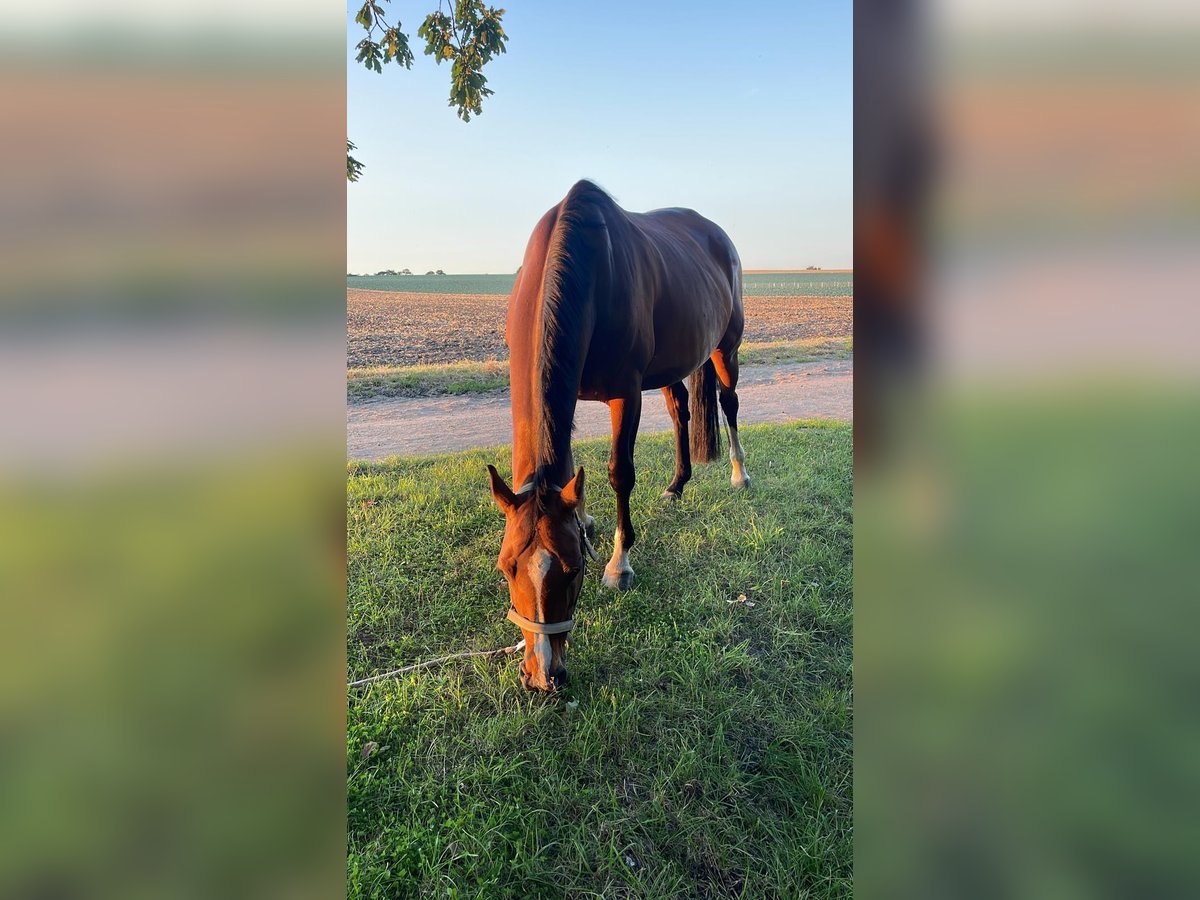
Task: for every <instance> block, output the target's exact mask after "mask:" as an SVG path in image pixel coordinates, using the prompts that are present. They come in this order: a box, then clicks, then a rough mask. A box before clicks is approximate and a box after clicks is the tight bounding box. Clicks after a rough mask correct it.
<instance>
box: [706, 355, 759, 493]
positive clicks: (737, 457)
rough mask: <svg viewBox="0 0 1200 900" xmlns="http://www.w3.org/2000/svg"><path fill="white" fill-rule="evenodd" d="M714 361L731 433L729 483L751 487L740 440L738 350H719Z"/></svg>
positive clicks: (726, 423)
mask: <svg viewBox="0 0 1200 900" xmlns="http://www.w3.org/2000/svg"><path fill="white" fill-rule="evenodd" d="M712 361H713V368H714V369H716V370H717V381H718V383H719V384H720V387H721V398H720V399H721V411H722V412H723V413H725V425H726V428H727V430H728V432H729V462H730V463H732V465H733V474H732V475H731V476H730V478H729V481H730V483H731V484H732V485H733V486H734V487H735V488H746V487H750V476H749V475H747V474H746V454H745V453H743V452H742V442H741V441H740V440H738V426H737V415H738V395H737V382H738V359H737V348H736V347H735V348H734V349H733V350H729V351H725V350H717V351H716V352H715V353H713V355H712Z"/></svg>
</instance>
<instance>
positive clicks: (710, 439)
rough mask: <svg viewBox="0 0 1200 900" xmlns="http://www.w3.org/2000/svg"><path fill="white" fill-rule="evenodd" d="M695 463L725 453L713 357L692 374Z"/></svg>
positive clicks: (711, 459)
mask: <svg viewBox="0 0 1200 900" xmlns="http://www.w3.org/2000/svg"><path fill="white" fill-rule="evenodd" d="M688 390H689V391H690V392H691V395H692V410H691V420H692V462H697V463H708V462H712V461H713V460H715V459H716V458H717V456H718V454H719V453H720V452H721V423H720V422H719V421H718V419H717V370H716V369H714V368H713V364H712V360H711V359H706V360H705V361H704V365H702V366H701V367H700V368H698V369H697V370H696V371H695V372H693V373H692V375H691V379H690V381H689V384H688Z"/></svg>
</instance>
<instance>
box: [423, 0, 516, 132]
mask: <svg viewBox="0 0 1200 900" xmlns="http://www.w3.org/2000/svg"><path fill="white" fill-rule="evenodd" d="M452 12H453V17H451V16H448V15H446V14H445V13H444V12H442V11H441V10H440V9H439V10H438V11H437V12H433V13H430V14H429V15H428V16H426V17H425V21H424V22H422V23H421V27H420V28H418V29H417V36H418V37H421V38H424V39H425V55H426V56H432V57H434V58H435V59H436V60H437V61H438V64H439V65H440V64H441V63H442V62H443V61H445V60H449V61H451V66H450V101H449V105H450V106H454V107H457V109H458V115H459V118H461V119H462V120H463V121H464V122H469V121H471V116H472V115H476V116H477V115H479V114H480V113H482V112H483V98H484V97H490V96H491V95H492V93H493V92H492V91H491V90H490V89H489V88H488V87H487V78H485V77H484V75H483V71H482V70H483V67H484V66H485V65H487V64H488V63H489V62H491V60H492V59H493V58H494V57H495V56H496V55H497V54H500V53H504V52H506V48H505V46H504V45H505V44H506V43H508V35H507V34H505V33H504V27H503V26H502V25H501V20H502V19H503V17H504V10H503V9H496V8H495V7H492V6H485V5H484V4H483V3H482V0H459V2H458V3H457V4H454V5H453V8H452Z"/></svg>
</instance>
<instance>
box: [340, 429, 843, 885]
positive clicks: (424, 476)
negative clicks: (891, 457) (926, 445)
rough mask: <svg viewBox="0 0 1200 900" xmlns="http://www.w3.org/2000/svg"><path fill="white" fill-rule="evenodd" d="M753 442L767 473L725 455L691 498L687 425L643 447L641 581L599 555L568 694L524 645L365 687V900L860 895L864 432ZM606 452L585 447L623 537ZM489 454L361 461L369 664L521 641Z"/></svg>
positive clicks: (353, 737)
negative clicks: (857, 635)
mask: <svg viewBox="0 0 1200 900" xmlns="http://www.w3.org/2000/svg"><path fill="white" fill-rule="evenodd" d="M743 439H744V444H745V447H746V451H747V467H748V470H749V472H750V474H751V476H752V477H753V478H754V486H753V488H752V489H751V490H750V491H747V492H734V491H733V490H732V489H731V488H730V486H729V481H728V479H729V467H728V463H725V462H723V463H720V464H715V465H712V466H707V467H698V469H697V472H696V477H695V478H694V480H693V481H692V483H691V484H690V485H689V486H688V490H687V492H686V494H685V496H684V499H683V500H682V501H681V502H679V503H678V504H674V505H672V504H668V503H666V502H665V501H661V500H660V499H659V493H660V492H661V491H662V489H663V488H664V487H665V486H666V484H667V483H668V481H669V478H670V472H671V468H672V455H671V454H672V451H671V447H670V442H669V441H670V439H669V436H665V435H664V436H652V437H647V438H644V439H642V440H640V441H639V442H638V449H637V461H638V478H639V484H638V487H637V489H636V490H635V491H634V495H633V506H634V510H633V512H634V522H635V524H636V526H637V528H638V531H639V540H638V544H637V546H636V547H635V549H634V551H633V553H632V556H631V561H632V563H633V566H634V568H635V569H636V571H637V583H636V585H635V587H634V588H633V590H631V591H629V592H626V593H623V594H617V593H613V592H610V591H607V590H603V589H602V588H600V586H599V575H600V566H594V567H592V568H589V570H588V573H587V581H586V584H585V586H584V590H583V593H582V595H581V597H580V603H579V609H578V611H577V614H576V621H577V622H578V623H579V624H578V628H577V630H576V632H575V635H574V638H575V642H574V645H573V647H572V649H571V652H570V655H569V659H568V669H569V671H570V681H569V682H568V684H567V686H566V688H565V690H564V691H562V692H560V694H559V695H557V696H551V697H547V696H543V695H531V694H528V693H526V692H525V691H523V690H522V689H521V687H520V686H519V684H518V681H517V660H516V659H515V658H513V657H509V658H503V659H489V660H482V659H475V660H466V661H460V662H455V663H450V664H447V665H446V666H443V667H442V668H439V669H434V670H425V671H423V672H418V673H414V674H411V675H408V676H405V677H403V678H400V679H396V680H389V681H384V682H380V683H377V684H374V685H371V686H369V687H367V688H365V689H362V690H360V691H352V692H350V694H349V711H348V732H347V733H348V737H347V767H348V804H349V822H348V848H347V849H348V867H349V870H348V888H349V893H350V895H351V896H353V897H380V898H385V897H386V898H391V897H426V896H462V897H476V896H480V897H545V896H563V895H566V896H572V897H607V898H616V897H704V896H743V897H770V896H775V897H802V896H816V897H848V896H850V894H851V859H852V853H851V849H852V840H851V818H852V816H851V808H852V806H851V804H852V796H851V775H852V753H851V697H852V694H851V691H852V684H851V682H852V662H851V534H852V522H851V431H850V427H849V426H847V425H841V424H830V423H824V422H821V423H815V422H814V423H800V424H796V425H787V426H751V427H746V428H744V429H743ZM605 455H606V449H605V442H600V441H592V442H586V443H580V444H577V445H576V460H577V461H578V462H579V463H580V464H582V465H583V466H585V467H586V469H587V472H588V485H589V503H588V510H589V512H590V513H592V514H593V515H595V516H596V519H597V524H598V526H599V530H600V531H602V532H604V531H611V527H612V522H613V507H614V501H613V496H612V492H611V491H610V490H609V488H608V486H607V484H606V479H605V478H604V477H603V475H602V473H603V472H604V471H605V467H604V461H605ZM488 462H493V463H496V464H497V465H498V466H499V467H500V468H501V469H502V470H507V469H508V466H509V459H508V450H507V449H497V450H492V451H476V452H470V453H463V454H455V455H450V456H437V457H427V458H421V459H399V460H393V461H389V462H385V463H375V464H355V465H353V466H351V468H350V474H349V486H348V564H349V587H348V614H349V626H348V629H349V647H348V657H349V671H348V676H349V677H348V679H347V680H350V679H353V678H360V677H363V676H366V675H369V674H374V673H377V672H382V671H386V670H388V669H391V668H396V667H397V666H400V665H403V664H406V663H410V662H415V661H419V660H422V659H427V658H430V657H432V656H439V655H443V654H446V653H451V652H456V651H460V650H469V649H489V648H495V647H500V646H504V645H506V644H509V643H512V642H513V641H515V640H516V639H517V638H518V636H519V635H518V632H517V631H516V629H515V628H513V626H511V625H510V624H508V623H507V622H505V621H504V620H503V614H504V611H505V609H506V608H507V605H508V597H507V591H506V589H505V587H504V584H503V579H502V578H501V576H500V575H498V574H497V573H496V572H495V570H494V569H493V565H494V562H495V558H496V553H497V551H498V549H499V546H500V539H501V535H502V530H503V519H502V517H501V515H500V513H499V512H498V511H497V510H496V509H495V508H494V507H493V505H492V502H491V498H490V496H489V494H488V490H487V486H486V484H487V482H486V476H485V470H484V465H485V463H488ZM609 544H610V540H609V539H605V540H603V541H602V545H601V547H600V548H599V549H600V551H601V553H602V554H605V553H606V551H610V550H611V546H609ZM740 594H745V595H746V596H747V597H748V598H749V600H751V601H752V602H753V604H754V605H753V606H751V605H749V604H748V603H733V604H731V603H728V602H727V601H729V600H731V599H735V598H737V597H738V595H740ZM369 742H374V744H376V745H378V746H377V749H375V750H374V751H373V752H369V753H367V755H365V756H364V748H367V747H368V744H369Z"/></svg>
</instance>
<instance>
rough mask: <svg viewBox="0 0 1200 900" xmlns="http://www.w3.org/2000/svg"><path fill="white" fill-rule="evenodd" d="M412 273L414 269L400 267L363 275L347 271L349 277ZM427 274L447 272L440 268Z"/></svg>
mask: <svg viewBox="0 0 1200 900" xmlns="http://www.w3.org/2000/svg"><path fill="white" fill-rule="evenodd" d="M411 274H412V269H400V270H399V271H396V270H395V269H383V270H382V271H380V272H373V273H366V272H364V273H363V274H361V275H360V274H359V273H357V272H347V273H346V277H347V278H375V277H377V276H379V275H411ZM425 274H426V275H445V274H446V273H445V272H443V271H442V270H441V269H438V270H437V271H436V272H433V271H430V272H426V273H425Z"/></svg>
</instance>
